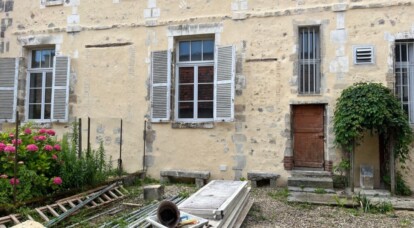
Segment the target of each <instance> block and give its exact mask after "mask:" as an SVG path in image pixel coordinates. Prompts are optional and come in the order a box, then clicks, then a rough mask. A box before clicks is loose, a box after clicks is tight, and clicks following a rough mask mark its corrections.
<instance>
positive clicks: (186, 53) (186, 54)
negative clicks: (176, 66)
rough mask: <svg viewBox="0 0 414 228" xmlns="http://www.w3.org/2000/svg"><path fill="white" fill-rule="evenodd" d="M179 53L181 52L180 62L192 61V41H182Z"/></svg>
mask: <svg viewBox="0 0 414 228" xmlns="http://www.w3.org/2000/svg"><path fill="white" fill-rule="evenodd" d="M179 46H180V47H179V49H180V50H179V54H180V57H179V59H180V62H181V61H190V42H189V41H181V42H180V45H179Z"/></svg>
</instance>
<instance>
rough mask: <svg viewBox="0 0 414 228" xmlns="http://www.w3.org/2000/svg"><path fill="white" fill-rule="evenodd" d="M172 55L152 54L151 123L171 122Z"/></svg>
mask: <svg viewBox="0 0 414 228" xmlns="http://www.w3.org/2000/svg"><path fill="white" fill-rule="evenodd" d="M170 90H171V53H170V52H169V51H155V52H152V54H151V121H152V122H162V121H169V120H170Z"/></svg>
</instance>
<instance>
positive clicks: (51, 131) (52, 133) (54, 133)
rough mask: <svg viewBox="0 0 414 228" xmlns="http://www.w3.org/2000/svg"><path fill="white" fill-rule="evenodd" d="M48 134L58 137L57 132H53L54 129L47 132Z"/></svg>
mask: <svg viewBox="0 0 414 228" xmlns="http://www.w3.org/2000/svg"><path fill="white" fill-rule="evenodd" d="M46 133H47V134H48V135H50V136H54V135H56V132H55V131H54V130H52V129H50V130H47V131H46Z"/></svg>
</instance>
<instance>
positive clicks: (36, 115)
mask: <svg viewBox="0 0 414 228" xmlns="http://www.w3.org/2000/svg"><path fill="white" fill-rule="evenodd" d="M41 110H42V107H41V105H29V119H41Z"/></svg>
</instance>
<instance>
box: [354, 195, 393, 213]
mask: <svg viewBox="0 0 414 228" xmlns="http://www.w3.org/2000/svg"><path fill="white" fill-rule="evenodd" d="M354 201H355V202H356V203H357V204H358V205H359V206H360V208H361V210H362V212H364V213H372V214H375V213H381V214H386V213H388V212H393V211H394V208H393V206H392V204H391V203H390V202H386V201H382V202H379V203H377V204H374V203H372V202H371V200H370V199H368V198H367V197H366V196H365V195H362V196H361V195H360V194H358V195H357V196H356V197H355V198H354Z"/></svg>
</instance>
